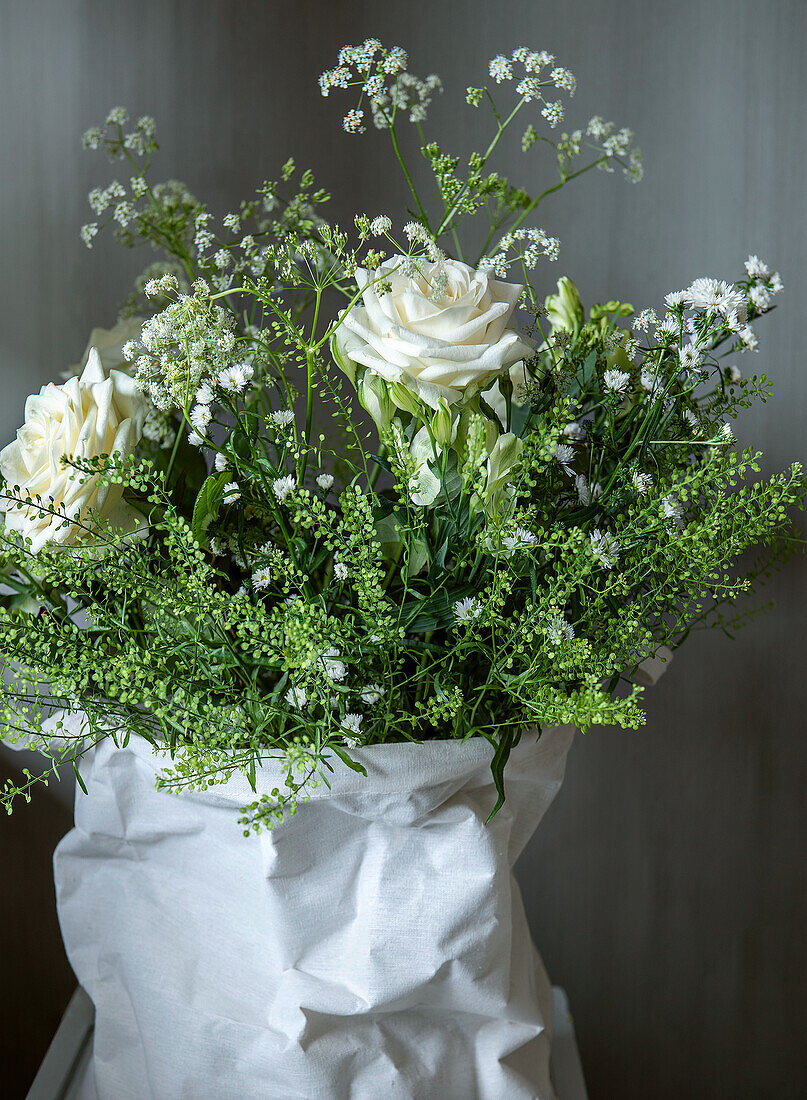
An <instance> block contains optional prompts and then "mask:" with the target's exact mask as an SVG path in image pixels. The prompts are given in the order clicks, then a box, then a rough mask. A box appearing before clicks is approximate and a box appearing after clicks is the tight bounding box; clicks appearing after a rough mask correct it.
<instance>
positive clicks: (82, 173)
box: [0, 0, 807, 1100]
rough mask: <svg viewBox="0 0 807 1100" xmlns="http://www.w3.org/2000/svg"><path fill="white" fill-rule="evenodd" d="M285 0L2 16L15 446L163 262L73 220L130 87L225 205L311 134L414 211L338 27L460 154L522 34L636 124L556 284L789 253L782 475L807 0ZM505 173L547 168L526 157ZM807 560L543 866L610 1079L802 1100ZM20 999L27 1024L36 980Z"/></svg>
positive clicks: (636, 741)
mask: <svg viewBox="0 0 807 1100" xmlns="http://www.w3.org/2000/svg"><path fill="white" fill-rule="evenodd" d="M289 9H290V6H289V5H285V4H283V5H281V4H279V3H268V2H267V3H255V2H238V3H235V2H232V0H230V2H226V0H222V2H220V3H211V2H206V0H202V2H200V0H196V2H194V3H191V2H180V0H174V2H161V3H154V2H143V0H139V2H129V0H126V2H122V3H117V4H111V3H100V2H94V3H93V2H85V3H78V2H76V0H61V2H55V0H54V2H51V3H45V2H43V0H25V2H23V0H5V2H4V3H3V4H2V5H0V139H1V140H2V155H1V158H0V194H2V199H3V201H2V203H0V241H2V246H3V262H2V264H0V311H2V320H1V321H0V377H1V378H2V382H3V402H2V405H0V439H2V440H5V439H7V438H9V437H10V435H11V433H12V432H13V430H14V429H15V428H16V426H17V424H18V422H19V420H20V416H21V411H22V404H23V401H24V397H25V395H26V394H27V393H29V392H30V391H31V390H33V389H34V388H36V387H37V386H38V385H40V384H41V383H42V382H44V381H46V380H47V379H49V378H51V377H53V376H55V374H56V373H57V372H58V371H59V370H61V369H62V367H63V365H64V364H65V363H68V362H74V361H75V360H76V359H77V357H78V356H79V355H80V353H81V351H82V349H83V347H84V343H85V341H86V338H87V335H88V333H89V330H90V328H91V327H92V326H93V325H96V324H111V323H113V322H114V319H115V310H116V304H117V302H118V300H119V298H120V297H122V295H123V293H124V290H125V288H126V287H127V285H128V280H129V279H130V277H131V276H132V275H133V274H134V273H135V272H136V271H138V270H139V269H140V267H141V266H142V263H141V260H142V259H143V257H141V256H132V255H130V254H123V253H120V252H118V251H117V250H116V248H115V246H114V245H112V244H111V243H104V242H101V243H99V244H98V246H97V247H96V248H95V249H94V250H93V251H92V252H87V251H86V250H85V249H84V248H83V246H82V245H80V243H79V242H78V240H77V236H76V234H77V230H78V227H79V225H80V224H81V223H82V222H83V221H86V220H89V214H88V210H87V207H86V204H85V195H86V191H87V190H88V188H89V187H90V186H91V185H93V184H94V183H96V182H98V181H100V180H107V179H109V178H111V176H110V175H109V174H108V173H109V169H108V168H107V167H106V165H105V163H104V162H103V160H102V158H101V157H99V156H98V155H96V156H95V157H93V156H91V155H90V154H86V153H82V151H81V149H80V147H79V140H78V138H79V135H80V133H81V132H82V131H83V129H84V128H85V127H86V126H88V125H90V124H92V123H95V122H97V121H99V120H101V119H102V118H103V116H104V115H105V112H106V110H107V108H108V107H109V106H112V105H113V104H116V103H118V102H120V103H123V104H127V105H129V106H130V108H131V109H132V110H133V111H135V112H138V113H144V112H148V113H151V114H153V115H155V116H156V118H157V121H158V126H159V132H160V136H161V141H162V145H163V149H164V152H161V153H160V161H159V163H160V165H161V171H162V173H163V174H164V175H165V176H168V175H176V176H178V177H180V178H182V179H184V180H185V181H186V182H187V183H188V184H189V186H190V187H191V189H192V190H194V191H195V192H196V193H197V194H200V195H201V196H204V197H207V198H208V199H209V201H210V203H211V206H212V208H213V209H215V210H219V211H222V212H223V211H224V210H225V209H226V208H228V206H229V205H230V200H231V199H232V198H233V197H240V196H241V195H242V194H246V193H247V192H248V191H249V189H250V187H251V186H252V185H253V184H254V183H257V182H259V181H260V180H262V179H263V178H264V177H265V176H271V175H272V174H273V173H274V172H275V170H276V168H277V166H278V165H279V164H280V163H282V161H283V160H284V159H285V158H286V157H287V156H288V155H289V153H294V155H295V157H296V158H297V160H298V163H300V164H310V165H311V166H312V167H313V168H314V169H315V171H316V172H317V174H318V176H319V177H320V178H321V180H322V182H323V184H326V185H329V186H331V187H333V188H334V190H336V191H338V193H339V196H340V197H339V199H338V201H337V202H336V203H335V211H336V213H337V214H338V215H339V216H341V217H345V216H346V215H347V214H348V213H349V211H350V210H351V209H358V210H366V211H367V212H368V213H370V214H374V213H376V212H382V211H383V212H390V213H393V214H395V213H396V212H397V211H398V210H399V209H400V204H401V201H402V200H403V198H404V195H403V191H402V188H401V186H400V184H399V183H398V182H397V180H396V179H394V178H393V176H392V168H391V164H390V158H389V156H388V155H387V151H386V149H385V148H384V139H383V136H381V135H377V134H375V133H368V134H367V135H365V136H363V137H359V138H356V137H348V136H346V135H343V134H342V133H341V131H340V127H339V119H340V117H341V112H340V107H341V106H342V104H343V103H344V102H345V101H344V100H338V97H337V96H334V98H333V99H329V100H322V99H321V98H320V97H319V94H318V91H317V88H316V85H315V78H316V76H317V74H318V73H319V72H320V71H321V70H322V69H323V68H325V67H330V65H331V64H332V63H333V58H334V55H335V52H336V50H337V48H338V46H339V45H341V44H342V43H343V42H354V41H359V40H361V39H363V38H364V37H365V36H366V35H368V34H377V35H378V36H379V37H381V38H382V40H384V41H385V42H390V43H392V42H399V43H400V44H402V45H404V46H406V47H407V48H408V49H409V50H410V54H411V57H412V61H411V64H412V67H413V69H414V70H415V71H418V72H422V73H426V72H431V71H436V72H439V73H440V74H441V75H442V76H443V78H444V80H445V82H446V87H447V91H446V94H445V96H444V97H443V98H442V100H441V101H440V102H439V103H438V104H437V106H436V109H435V110H434V111H433V113H432V118H433V120H434V132H435V133H437V134H440V135H442V136H443V137H444V144H445V145H446V146H447V147H449V148H451V147H455V148H456V149H457V150H458V151H461V150H467V149H468V148H470V142H471V141H472V140H478V139H476V138H474V136H473V134H472V131H471V126H472V125H476V124H477V121H478V116H477V115H475V114H474V112H473V111H471V110H470V109H469V108H466V107H465V105H464V102H463V89H464V88H465V86H466V85H467V84H473V83H482V82H483V80H484V78H485V73H486V62H487V59H488V58H489V57H491V56H493V55H494V54H495V53H497V52H499V51H509V50H511V49H512V48H513V47H514V46H515V45H520V44H527V45H530V46H532V47H534V48H544V47H545V48H548V49H551V50H552V51H553V52H555V53H556V54H557V56H558V57H559V59H560V60H561V61H562V62H563V63H565V64H567V65H568V66H569V67H570V68H571V69H572V70H573V71H574V72H575V73H576V74H577V76H578V78H579V85H580V86H579V91H578V94H577V97H576V99H575V100H574V101H573V103H572V109H571V110H570V113H569V117H570V121H571V120H572V119H574V118H579V119H580V121H581V122H582V121H585V120H586V119H587V118H588V117H589V116H590V115H591V114H593V113H595V112H598V113H601V114H603V115H605V117H607V118H613V119H615V120H617V121H618V122H619V123H620V124H623V123H624V124H627V125H630V126H632V127H633V129H634V130H635V131H636V132H637V134H638V136H639V138H640V144H641V145H642V147H643V149H644V151H645V157H646V165H647V174H646V178H645V181H644V182H643V183H642V184H641V185H639V186H638V187H633V186H631V185H629V184H627V183H624V182H623V181H622V180H621V178H619V177H616V176H615V177H604V176H602V175H600V174H599V173H592V175H591V176H590V177H586V178H585V179H584V180H583V181H581V182H580V183H579V184H577V185H572V186H571V187H570V188H569V189H568V190H567V191H565V192H563V193H562V194H561V195H559V196H557V197H556V199H555V200H554V201H552V202H551V204H547V206H546V209H545V210H544V211H543V212H542V213H541V215H540V224H542V225H543V226H544V227H545V228H546V229H547V231H549V232H551V233H553V234H556V235H558V236H560V237H561V240H562V242H563V247H562V254H561V260H560V262H559V263H558V264H557V265H556V268H555V267H550V266H549V265H547V268H546V280H547V289H549V287H550V285H551V283H552V282H553V281H554V279H556V278H557V277H558V275H559V274H561V272H566V273H569V274H570V275H571V276H572V277H574V278H575V279H576V280H577V281H578V283H579V285H580V287H581V290H582V293H583V295H584V297H585V298H586V299H587V300H588V301H592V300H597V299H601V298H604V297H621V298H623V299H626V300H631V301H634V302H637V303H639V304H648V305H650V304H654V305H655V304H657V303H658V301H659V299H660V298H661V296H662V295H663V294H664V293H665V292H666V291H667V290H671V289H677V288H678V287H680V286H681V285H685V284H686V283H688V282H689V281H691V279H692V278H693V277H695V276H698V275H705V274H708V275H712V274H713V275H717V276H721V277H722V276H728V277H731V276H733V275H734V273H738V274H739V272H740V271H741V265H742V261H743V259H744V258H745V256H746V254H747V253H748V252H749V251H751V252H759V254H760V255H762V256H763V257H764V258H766V259H769V260H770V262H771V263H773V264H774V265H775V266H777V267H778V268H779V269H780V271H781V272H782V275H783V278H784V280H785V284H786V290H785V294H784V295H783V296H782V298H781V299H780V301H781V308H780V309H779V310H778V311H777V312H776V314H775V315H773V316H772V317H771V318H769V319H768V320H767V321H765V322H764V323H763V324H761V325H760V326H759V328H760V336H761V339H762V351H761V353H760V354H759V356H758V357H757V359H756V360H755V362H754V367H755V368H756V369H765V370H767V371H768V372H769V373H770V374H771V375H772V376H773V377H774V379H775V383H776V394H777V397H776V399H775V400H773V401H772V402H770V403H769V404H768V405H767V406H765V407H764V408H762V409H760V410H757V411H755V412H754V413H753V414H751V415H749V416H748V417H747V418H746V420H745V421H744V422H742V423H741V424H740V426H739V434H740V436H741V438H742V439H744V440H753V441H754V442H755V443H757V444H759V445H760V446H761V448H762V449H763V450H764V451H765V452H766V464H767V468H768V469H773V468H774V467H777V466H781V465H783V464H785V463H786V462H788V461H790V460H791V459H793V458H796V457H799V458H802V459H804V458H805V450H806V448H805V433H804V409H805V407H806V406H807V373H806V372H805V371H804V369H803V361H802V355H801V346H800V343H799V340H798V332H799V331H800V327H801V323H802V315H803V311H804V302H805V247H804V246H805V201H804V192H805V183H804V181H805V178H807V152H806V151H805V141H804V137H805V133H804V121H803V108H804V102H805V92H806V91H807V87H806V86H805V85H806V81H805V76H804V68H803V59H804V56H805V52H806V50H807V18H805V15H806V9H805V6H804V4H803V3H802V2H799V0H790V2H776V3H771V4H767V5H760V4H758V3H755V2H753V0H735V2H726V0H702V2H700V3H696V2H693V0H678V2H677V3H675V4H670V3H669V2H668V0H650V2H647V0H646V2H644V3H638V2H635V0H623V2H620V3H608V2H606V0H567V2H566V3H563V4H560V3H548V2H545V0H520V2H515V0H511V2H501V0H500V2H498V3H495V4H494V3H490V2H489V0H488V2H482V0H467V2H465V3H455V2H447V0H443V2H442V3H434V2H430V3H426V2H424V0H414V2H412V0H410V2H409V3H406V4H397V5H394V4H386V5H380V4H377V3H376V4H372V5H371V4H370V3H350V4H348V3H341V4H340V3H333V2H332V3H327V2H322V3H311V2H309V3H299V4H298V5H296V8H295V14H292V13H291V12H290V10H289ZM502 164H503V166H504V168H505V170H506V169H507V167H508V166H509V167H510V168H511V170H512V173H513V176H514V178H515V179H516V180H518V179H522V180H524V182H525V183H526V182H531V181H529V178H528V176H527V174H526V169H525V167H524V164H525V162H523V161H522V158H521V154H520V153H518V152H516V151H512V152H508V153H507V155H505V156H504V158H503V161H502ZM746 366H747V367H748V360H746ZM805 579H807V571H806V570H805V567H804V563H803V561H801V560H799V561H796V562H794V563H792V564H790V565H789V566H788V567H787V569H786V571H785V572H784V574H783V575H782V576H780V577H779V578H777V579H776V580H775V582H774V583H772V584H771V585H770V594H771V595H772V596H773V597H774V598H775V599H776V600H777V607H776V610H775V611H774V612H773V613H772V614H771V615H769V616H767V617H765V618H763V619H760V620H759V621H757V622H756V623H755V624H754V625H753V626H752V627H751V628H749V629H748V631H747V632H746V633H744V634H741V635H740V637H739V638H738V639H737V640H736V641H734V642H729V641H728V640H727V639H726V638H724V637H722V636H717V635H713V634H701V635H697V636H695V637H693V638H692V639H691V641H689V642H688V643H687V645H686V647H685V648H684V649H683V650H682V651H681V652H679V654H677V655H676V658H675V660H674V662H673V664H672V666H671V668H670V670H669V671H668V672H667V674H666V676H665V677H664V679H663V680H662V681H661V683H660V684H659V686H657V687H656V688H655V689H654V690H652V691H651V692H649V693H648V695H647V697H646V702H647V711H648V720H647V726H646V728H644V729H643V730H641V731H638V732H620V731H616V730H611V729H606V730H595V731H592V732H591V733H589V734H588V735H587V736H586V738H585V740H583V739H582V738H581V739H579V743H578V744H577V745H576V747H575V749H574V751H573V753H572V757H571V760H570V764H569V770H568V777H567V782H566V785H565V788H564V790H563V791H562V793H561V796H560V798H559V800H558V803H557V805H556V806H555V808H553V810H552V812H551V813H550V815H549V817H548V819H547V820H546V821H545V823H544V824H543V826H542V827H541V829H540V830H539V833H538V835H537V836H536V838H535V840H534V842H533V843H532V845H531V846H530V848H529V850H528V852H527V854H526V855H525V857H524V859H523V861H522V863H521V868H520V878H521V882H522V885H523V889H524V894H525V898H526V902H527V907H528V911H529V914H530V919H531V922H532V926H533V929H534V933H535V937H536V941H537V943H538V945H539V948H540V949H541V951H542V952H543V955H544V958H545V961H546V963H547V966H548V968H549V971H550V974H551V975H552V977H553V979H554V980H555V981H556V982H558V983H561V984H563V985H565V986H566V988H567V990H568V992H569V995H570V998H571V1003H572V1006H573V1010H574V1012H575V1017H576V1023H577V1028H578V1035H579V1041H580V1047H581V1051H582V1057H583V1062H584V1066H585V1069H586V1072H587V1076H588V1080H589V1086H590V1091H591V1096H592V1098H593V1100H598V1098H612V1097H620V1098H627V1100H632V1098H636V1100H647V1098H648V1097H652V1098H654V1100H666V1098H670V1100H672V1098H673V1097H675V1098H676V1100H677V1098H679V1097H681V1096H686V1097H693V1098H698V1097H704V1098H706V1097H710V1098H724V1097H725V1098H742V1097H758V1096H777V1097H778V1098H786V1097H794V1098H795V1097H797V1096H799V1097H800V1096H803V1095H807V1071H805V1066H804V1063H803V1059H802V1057H801V1047H802V1045H803V1036H804V1033H805V1024H807V1019H806V1018H805V1015H806V1014H805V1007H804V988H803V987H804V978H805V940H804V933H803V930H804V927H805V923H807V889H806V888H805V884H804V880H803V876H801V874H800V871H801V866H800V861H799V857H800V855H801V853H802V851H803V849H804V843H803V842H804V839H805V817H804V813H803V806H804V804H805V798H806V796H807V789H806V784H805V771H806V767H805V765H806V764H807V753H806V752H805V737H804V733H805V730H804V725H805V721H804V714H805V712H806V710H807V676H805V649H804V640H803V639H804V631H803V617H804V610H805V596H804V583H805ZM38 870H39V869H38ZM41 872H42V874H47V873H48V868H47V867H43V868H41ZM21 916H22V914H21ZM3 938H4V940H5V942H6V943H7V942H8V941H7V939H5V936H4V937H3ZM2 950H5V948H3V949H2ZM4 1005H5V1007H4V1008H3V1009H2V1012H3V1013H4V1014H11V1013H13V997H8V996H6V998H5V999H4Z"/></svg>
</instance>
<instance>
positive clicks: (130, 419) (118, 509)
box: [0, 349, 148, 554]
mask: <svg viewBox="0 0 807 1100" xmlns="http://www.w3.org/2000/svg"><path fill="white" fill-rule="evenodd" d="M147 408H148V406H147V403H146V401H145V398H144V397H143V395H142V393H141V392H140V389H139V388H138V387H137V385H136V384H135V383H134V381H133V380H132V379H131V378H129V376H128V375H126V374H124V373H122V372H121V371H115V370H113V371H110V372H109V376H107V375H106V373H105V371H104V368H103V366H102V365H101V358H100V356H99V355H98V352H97V351H96V350H95V349H92V350H91V351H90V354H89V357H88V361H87V366H86V367H85V368H84V371H83V373H82V375H81V377H80V378H70V379H68V380H67V382H65V383H64V384H63V385H61V386H57V385H54V384H53V383H49V384H48V385H47V386H43V387H42V389H41V390H40V391H39V393H38V394H32V395H31V396H30V397H29V398H28V400H27V401H26V402H25V423H24V424H23V426H22V427H21V428H20V429H19V430H18V431H17V438H16V439H15V440H14V441H13V442H12V443H9V445H8V446H7V447H4V448H3V450H2V451H0V473H2V475H3V477H4V478H5V480H6V484H7V488H6V490H5V492H6V494H12V495H14V497H15V500H22V501H25V500H27V499H28V498H36V497H37V496H38V497H40V498H41V504H42V506H43V507H46V508H49V509H56V510H57V511H58V513H59V514H58V515H50V514H43V512H42V511H41V508H40V507H38V506H37V505H36V504H35V503H31V504H24V505H23V507H21V508H19V507H18V506H17V504H16V503H15V501H10V500H5V499H0V510H3V511H5V529H6V531H16V532H18V533H19V534H20V535H22V536H23V537H27V538H30V539H31V552H32V553H34V554H37V553H39V551H40V550H41V549H42V548H43V547H44V546H45V545H46V544H47V543H49V542H54V543H60V544H69V545H75V544H76V543H79V542H82V541H84V540H85V539H87V538H88V537H90V538H91V532H88V531H87V530H86V525H87V522H88V511H89V510H90V509H92V510H93V512H94V513H95V514H96V515H97V516H98V517H100V518H101V519H102V520H109V521H110V522H111V523H113V524H115V526H117V527H123V528H125V529H129V530H132V529H134V528H135V527H136V526H137V517H138V513H137V512H135V511H133V510H132V509H130V508H128V507H127V506H126V505H124V504H123V503H122V501H121V496H122V493H123V487H122V486H120V485H102V484H100V483H99V478H98V476H88V475H85V474H80V473H78V472H77V471H76V470H74V469H72V468H71V467H69V466H62V462H61V459H62V456H63V455H68V456H70V457H75V458H81V459H89V458H94V457H96V456H98V455H102V454H107V455H111V454H114V453H115V452H119V453H120V454H121V455H123V456H128V455H130V454H132V452H133V451H134V449H135V446H136V444H137V441H138V440H139V439H140V436H141V434H142V431H143V422H144V420H145V418H146V412H147ZM15 486H19V494H17V493H16V492H15ZM51 500H52V503H51ZM65 520H67V521H68V522H66V523H65Z"/></svg>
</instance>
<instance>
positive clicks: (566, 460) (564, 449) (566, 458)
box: [555, 443, 574, 477]
mask: <svg viewBox="0 0 807 1100" xmlns="http://www.w3.org/2000/svg"><path fill="white" fill-rule="evenodd" d="M555 458H556V459H557V460H558V462H559V463H560V464H561V466H562V467H563V469H564V470H565V472H566V473H567V474H568V475H569V477H572V476H573V475H574V470H573V469H572V467H571V463H572V461H573V460H574V447H570V446H569V444H568V443H558V445H557V446H556V447H555Z"/></svg>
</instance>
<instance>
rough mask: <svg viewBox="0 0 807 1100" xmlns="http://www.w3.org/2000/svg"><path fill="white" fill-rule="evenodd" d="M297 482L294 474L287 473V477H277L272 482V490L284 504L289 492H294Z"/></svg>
mask: <svg viewBox="0 0 807 1100" xmlns="http://www.w3.org/2000/svg"><path fill="white" fill-rule="evenodd" d="M296 484H297V483H296V481H295V480H294V478H293V477H292V475H291V474H286V476H285V477H277V478H275V480H274V481H273V482H272V492H273V493H274V494H275V497H276V498H277V499H278V500H279V501H280V502H281V504H282V503H283V501H284V500H285V499H286V497H287V496H288V495H289V493H292V492H293V491H294V488H295V486H296Z"/></svg>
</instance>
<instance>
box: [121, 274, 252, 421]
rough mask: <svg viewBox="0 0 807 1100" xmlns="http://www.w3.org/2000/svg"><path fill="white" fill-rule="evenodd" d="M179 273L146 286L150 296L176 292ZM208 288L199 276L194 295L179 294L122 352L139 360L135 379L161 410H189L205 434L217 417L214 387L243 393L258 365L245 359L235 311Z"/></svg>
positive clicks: (136, 365) (135, 363)
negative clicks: (226, 307)
mask: <svg viewBox="0 0 807 1100" xmlns="http://www.w3.org/2000/svg"><path fill="white" fill-rule="evenodd" d="M177 287H178V284H177V281H176V278H175V276H173V275H170V274H166V275H163V276H162V277H160V278H158V279H153V280H151V281H150V282H149V283H147V284H146V293H147V294H148V295H149V296H154V297H156V296H163V295H167V294H170V293H172V292H173V293H176V291H177ZM207 294H208V287H207V286H206V284H205V283H204V282H203V281H201V280H199V281H198V282H197V283H195V284H194V287H193V293H192V294H178V295H177V297H176V299H175V300H174V301H172V302H171V303H170V304H169V305H168V306H167V307H166V308H165V309H163V310H162V311H161V312H160V313H157V314H155V315H154V316H153V317H150V318H149V319H148V320H147V321H146V322H145V323H144V324H143V327H142V329H141V331H140V339H139V341H129V342H128V343H127V344H126V345H125V346H124V348H123V354H124V356H125V358H126V359H127V360H128V361H129V362H134V365H135V368H136V373H135V377H136V378H137V381H138V382H139V383H140V385H141V386H142V388H143V389H144V390H145V391H146V393H147V394H148V395H149V397H150V398H151V401H152V402H153V404H154V405H156V406H157V408H158V409H162V410H164V411H168V410H170V409H175V408H179V409H182V410H184V411H187V412H189V417H190V419H191V422H192V424H193V426H194V429H195V431H196V432H197V433H198V434H199V435H200V436H201V435H204V433H205V429H206V428H207V425H208V424H209V423H210V420H211V418H212V413H211V408H210V406H211V405H212V403H213V399H214V388H215V387H221V389H222V390H223V391H225V392H228V393H231V394H234V393H240V392H241V391H242V390H244V389H245V388H246V386H247V385H248V383H249V381H250V379H251V377H252V373H253V369H252V367H251V366H250V365H249V364H248V363H247V362H246V361H245V359H244V356H243V353H242V351H241V350H240V348H239V347H238V343H237V340H236V335H235V331H234V330H235V323H234V320H233V317H232V315H231V314H230V313H228V312H227V311H225V310H224V309H223V308H222V307H221V306H216V305H212V304H211V303H210V302H209V301H207Z"/></svg>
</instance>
